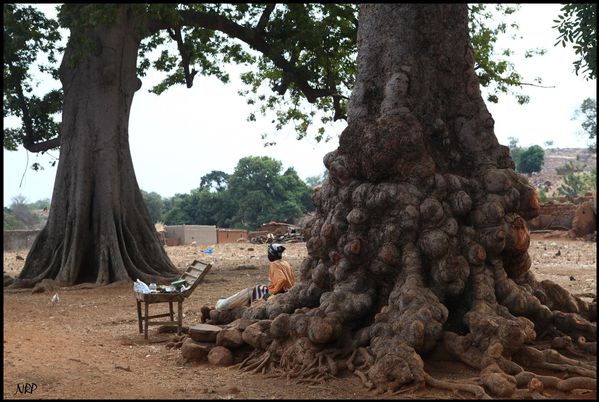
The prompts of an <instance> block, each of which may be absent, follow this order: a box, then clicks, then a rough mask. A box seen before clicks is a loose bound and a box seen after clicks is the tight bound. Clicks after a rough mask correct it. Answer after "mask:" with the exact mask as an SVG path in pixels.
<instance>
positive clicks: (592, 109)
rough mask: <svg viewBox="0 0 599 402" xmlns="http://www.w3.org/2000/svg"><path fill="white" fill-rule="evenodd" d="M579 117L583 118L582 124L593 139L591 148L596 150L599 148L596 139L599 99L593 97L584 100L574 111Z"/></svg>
mask: <svg viewBox="0 0 599 402" xmlns="http://www.w3.org/2000/svg"><path fill="white" fill-rule="evenodd" d="M578 118H582V123H581V124H580V125H581V127H582V129H583V130H584V132H585V133H586V134H587V135H588V136H589V140H591V143H590V145H589V149H590V150H591V151H595V150H596V149H597V144H596V142H595V141H594V140H595V138H596V137H597V100H596V99H592V98H586V99H585V100H583V101H582V104H581V105H580V108H579V109H577V110H576V111H575V112H574V119H578Z"/></svg>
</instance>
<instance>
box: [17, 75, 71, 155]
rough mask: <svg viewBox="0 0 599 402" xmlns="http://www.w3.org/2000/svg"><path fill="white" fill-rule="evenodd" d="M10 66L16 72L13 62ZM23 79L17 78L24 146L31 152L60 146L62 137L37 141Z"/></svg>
mask: <svg viewBox="0 0 599 402" xmlns="http://www.w3.org/2000/svg"><path fill="white" fill-rule="evenodd" d="M8 68H9V71H10V72H11V73H14V67H13V65H12V64H11V63H8ZM21 81H22V80H21V79H16V80H15V82H16V83H17V84H16V92H17V98H18V99H19V108H20V109H21V114H22V120H23V129H24V131H25V136H24V137H23V147H24V148H25V149H26V150H28V151H29V152H42V151H47V150H49V149H53V148H58V147H59V146H60V137H56V138H52V139H50V140H45V141H39V142H36V141H35V130H34V128H33V119H32V118H31V114H30V113H29V108H28V107H27V98H25V94H24V93H23V87H22V86H21Z"/></svg>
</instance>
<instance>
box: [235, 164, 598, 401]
mask: <svg viewBox="0 0 599 402" xmlns="http://www.w3.org/2000/svg"><path fill="white" fill-rule="evenodd" d="M336 161H337V162H336V163H339V158H337V159H336ZM334 163H335V162H333V161H329V164H328V166H329V169H331V176H332V177H331V178H330V179H329V180H328V182H325V184H324V186H323V187H322V188H321V189H320V190H318V191H317V192H316V193H315V196H314V201H315V205H316V206H317V209H318V212H319V213H318V214H317V216H316V217H315V218H314V219H313V220H312V221H311V222H310V223H309V224H308V225H307V227H306V229H305V235H306V237H307V239H308V240H307V247H308V250H309V257H308V258H307V259H306V260H305V261H304V263H303V264H302V267H301V270H300V280H299V282H298V284H296V286H295V287H294V288H293V289H292V290H291V291H289V292H288V293H286V294H283V295H279V296H277V297H276V298H275V299H274V300H272V301H269V302H268V303H265V304H263V305H261V306H260V307H257V308H249V309H247V310H245V311H242V312H240V314H241V313H243V317H245V318H253V319H258V320H261V321H258V322H259V323H262V324H261V325H260V326H259V330H258V332H259V334H258V333H253V334H251V336H250V335H247V336H246V334H245V333H244V339H252V341H251V342H248V343H250V344H251V345H252V346H254V348H255V349H254V352H252V353H251V354H250V355H249V356H248V357H247V358H246V359H245V360H244V361H243V362H242V363H240V364H239V365H238V367H239V368H240V369H242V370H245V371H249V372H254V373H264V374H267V375H270V376H277V377H283V378H287V379H294V380H296V381H298V382H302V383H310V384H314V383H321V382H323V381H326V380H327V379H328V378H331V377H334V376H338V375H339V374H340V373H342V372H343V371H349V372H351V373H353V374H354V375H356V376H357V377H359V378H360V380H361V382H362V383H363V384H364V386H365V387H367V388H368V389H371V390H373V391H374V392H377V393H389V394H396V393H402V392H407V391H410V390H414V389H417V388H419V387H424V386H430V387H434V388H440V389H447V390H452V391H453V392H454V393H461V392H465V393H468V394H469V395H470V396H473V397H476V398H485V399H487V398H491V397H510V396H512V397H514V396H518V395H519V394H522V393H529V394H531V393H537V394H539V395H540V396H539V395H538V396H539V397H542V392H543V390H544V389H548V388H553V389H556V390H559V391H571V390H573V389H576V388H581V389H595V387H596V366H595V365H594V364H591V363H589V362H588V360H590V357H591V356H594V355H596V318H595V316H596V302H592V303H588V302H585V301H583V300H582V299H580V298H577V297H575V296H572V295H571V294H569V293H568V292H567V291H566V290H564V289H563V288H561V287H560V286H559V285H557V284H555V283H552V282H550V281H542V282H538V281H536V280H535V278H534V276H533V275H532V273H531V272H530V266H531V261H530V257H529V256H528V253H527V249H528V245H529V242H530V239H529V236H528V231H527V228H526V223H525V221H524V219H523V218H522V216H526V215H529V216H530V215H534V209H535V208H537V207H538V205H535V199H534V191H530V189H529V188H528V184H527V183H526V182H525V181H524V180H525V179H520V178H519V177H518V176H517V175H516V174H515V173H514V172H513V170H511V169H495V168H492V169H489V170H488V171H487V172H486V173H485V174H483V175H482V177H483V180H482V183H481V182H479V181H478V180H477V179H466V178H464V177H462V176H457V175H452V174H445V175H441V174H433V175H432V176H431V177H429V178H428V179H426V178H425V179H422V180H421V182H420V183H419V184H418V185H416V184H414V183H410V182H403V183H392V182H383V183H378V184H371V183H368V182H366V183H360V182H357V181H355V180H349V179H348V180H345V181H343V180H340V179H339V172H338V171H335V169H334V168H333V165H334ZM231 318H234V317H231ZM246 331H247V330H246ZM440 349H442V350H445V351H446V352H447V353H449V355H450V356H452V357H453V358H454V359H456V360H458V361H461V362H462V363H464V364H466V365H468V366H470V367H472V368H475V369H476V370H478V371H479V373H480V375H479V377H477V378H475V379H474V380H469V381H466V382H464V381H461V382H459V383H458V382H453V381H447V380H441V379H436V378H433V377H432V376H431V375H429V374H428V373H427V372H426V371H425V369H424V362H423V360H422V357H426V356H427V355H428V354H430V353H431V352H432V351H435V350H440ZM550 373H554V374H550Z"/></svg>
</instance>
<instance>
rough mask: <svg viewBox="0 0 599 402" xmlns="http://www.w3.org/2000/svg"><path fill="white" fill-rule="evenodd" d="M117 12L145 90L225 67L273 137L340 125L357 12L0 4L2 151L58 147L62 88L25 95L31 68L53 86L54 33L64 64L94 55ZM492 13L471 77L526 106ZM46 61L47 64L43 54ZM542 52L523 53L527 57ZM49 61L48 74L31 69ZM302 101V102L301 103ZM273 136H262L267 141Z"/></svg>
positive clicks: (509, 10) (220, 73) (485, 11)
mask: <svg viewBox="0 0 599 402" xmlns="http://www.w3.org/2000/svg"><path fill="white" fill-rule="evenodd" d="M117 7H129V9H130V11H131V12H132V15H134V16H136V18H137V27H138V30H139V34H140V37H141V38H143V39H142V41H141V43H140V47H139V58H138V74H139V75H140V76H142V77H143V76H145V75H146V73H147V71H148V69H150V68H153V69H156V70H158V71H162V72H164V73H165V74H166V77H165V78H164V80H163V81H162V82H160V83H159V84H157V85H156V86H154V87H153V88H151V92H153V93H156V94H161V93H162V92H164V91H165V90H167V89H168V88H169V87H171V86H173V85H178V84H185V85H186V86H188V87H191V86H192V85H193V81H194V77H195V76H197V75H198V74H199V75H205V76H215V77H217V78H218V79H220V80H221V81H222V82H225V83H226V82H229V81H230V77H229V73H228V68H227V66H228V65H229V64H234V65H239V66H241V67H240V68H242V69H244V70H245V71H244V72H242V73H241V80H242V82H243V83H244V84H245V87H244V88H243V89H241V90H239V93H240V95H242V96H244V97H245V98H246V99H247V102H248V103H249V104H251V105H255V107H256V110H255V111H254V112H252V113H251V114H250V116H249V117H248V120H250V121H253V120H256V114H257V113H261V114H263V115H267V114H269V115H270V114H273V115H274V119H273V120H272V122H273V125H274V129H273V132H275V131H276V130H280V129H282V128H283V127H285V126H292V127H293V129H294V131H295V133H296V135H297V138H298V139H301V138H304V137H305V136H306V135H308V132H309V130H310V132H311V133H312V134H313V135H314V137H315V138H316V139H317V140H318V141H321V140H327V139H328V138H329V136H328V135H327V133H326V131H325V125H326V124H327V123H329V122H331V121H335V120H339V119H344V118H345V115H346V112H347V103H348V100H349V95H350V93H351V89H352V88H353V85H354V77H355V73H356V63H355V60H356V52H357V45H356V36H357V26H358V6H357V5H356V4H334V3H319V4H317V3H309V4H300V3H289V4H272V3H269V4H265V3H249V4H247V3H235V4H221V3H216V4H214V3H202V4H182V3H164V4H144V3H136V4H128V5H124V4H71V3H69V4H63V5H61V6H59V13H58V21H55V20H53V19H49V18H47V17H45V16H44V15H43V14H42V13H41V12H40V11H38V10H37V9H36V8H34V7H32V6H31V5H23V4H5V5H4V43H5V47H4V60H5V73H4V78H5V85H4V95H5V97H4V116H5V117H6V116H16V117H18V118H20V119H21V120H22V126H21V127H20V128H19V129H7V128H5V130H4V134H5V136H4V147H5V148H6V149H10V150H15V149H16V148H17V146H18V145H19V144H23V145H24V147H25V148H26V149H28V150H30V151H32V152H38V151H43V150H47V149H51V148H56V147H57V146H58V145H59V142H58V135H59V124H58V123H56V122H55V118H57V114H58V113H59V112H60V110H61V107H62V90H55V91H52V92H50V93H48V94H46V95H44V96H42V97H37V96H35V95H33V94H32V93H31V89H32V84H33V77H34V75H35V74H36V73H34V71H35V68H36V67H37V68H38V69H39V70H41V71H46V72H48V73H50V74H51V75H52V77H54V78H55V79H57V78H58V68H57V67H56V65H55V64H56V57H55V54H56V52H63V51H64V50H65V49H64V48H60V47H59V46H58V44H59V41H60V39H61V38H60V34H59V32H60V31H59V28H67V29H69V40H68V43H67V48H69V49H70V52H69V54H70V55H71V56H70V57H68V60H66V61H67V62H68V63H76V62H77V60H78V58H79V57H84V56H85V55H86V52H89V51H90V50H93V48H94V46H95V43H92V41H91V40H90V38H89V37H88V36H87V35H86V32H88V30H89V29H92V28H93V26H94V24H96V25H106V24H110V23H111V22H112V21H113V18H114V15H115V10H116V8H117ZM491 7H496V8H497V10H498V12H499V13H500V15H502V16H504V17H505V18H506V19H507V18H509V16H510V15H511V14H513V13H514V12H515V11H516V9H517V8H516V7H514V6H511V5H510V6H505V5H486V4H483V5H473V6H471V7H470V17H471V26H470V29H471V36H472V41H473V44H474V47H475V54H476V62H477V66H476V71H477V74H478V76H479V78H480V81H481V84H482V85H483V86H485V87H487V88H489V92H490V95H489V100H490V101H492V102H497V100H498V99H499V95H500V94H510V95H511V94H513V95H515V96H517V98H518V100H519V102H521V103H524V102H526V101H527V100H528V98H527V97H526V96H525V95H524V94H521V93H519V92H515V90H516V89H517V88H521V86H522V85H525V84H526V83H524V82H523V80H522V77H521V76H520V75H519V74H518V73H517V72H516V71H515V68H514V66H513V64H511V63H510V62H509V57H510V56H511V54H512V52H511V51H510V50H509V49H506V50H504V51H503V52H502V53H501V54H500V55H498V54H497V53H498V51H497V49H496V41H497V37H498V36H499V35H501V34H504V33H506V32H508V31H512V32H513V31H514V30H516V29H517V25H516V24H514V23H507V22H504V21H499V20H498V19H497V17H496V16H494V15H493V14H492V13H491V12H490V9H491ZM44 53H45V54H47V55H46V56H44V55H43V54H44ZM535 53H542V52H541V51H530V55H532V54H535ZM37 59H40V60H46V59H47V60H48V61H49V62H50V66H44V65H40V66H38V65H37V64H36V62H35V61H36V60H37ZM306 101H307V102H306ZM270 134H272V133H264V134H263V138H264V139H266V138H267V137H268V136H269V135H270Z"/></svg>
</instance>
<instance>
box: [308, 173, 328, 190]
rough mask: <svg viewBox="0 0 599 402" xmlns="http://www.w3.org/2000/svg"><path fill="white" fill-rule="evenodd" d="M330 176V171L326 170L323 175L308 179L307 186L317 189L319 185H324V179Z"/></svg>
mask: <svg viewBox="0 0 599 402" xmlns="http://www.w3.org/2000/svg"><path fill="white" fill-rule="evenodd" d="M327 176H328V171H327V170H325V171H324V172H323V173H322V174H320V175H317V176H310V177H306V180H305V181H306V184H307V185H309V186H310V187H316V186H317V185H319V184H322V182H323V181H324V179H326V178H327Z"/></svg>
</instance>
